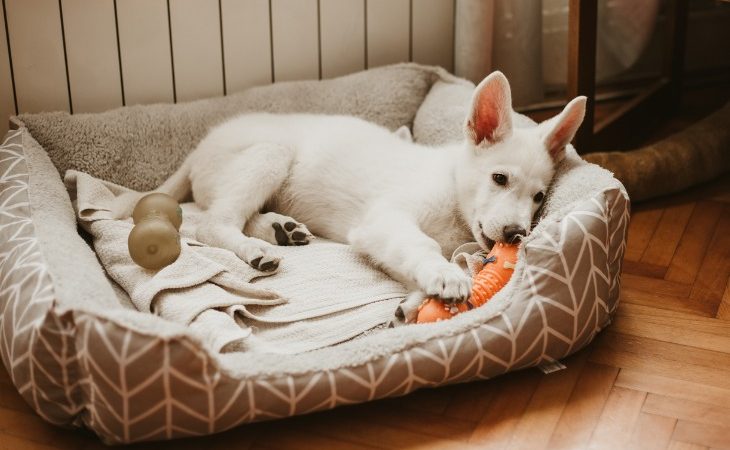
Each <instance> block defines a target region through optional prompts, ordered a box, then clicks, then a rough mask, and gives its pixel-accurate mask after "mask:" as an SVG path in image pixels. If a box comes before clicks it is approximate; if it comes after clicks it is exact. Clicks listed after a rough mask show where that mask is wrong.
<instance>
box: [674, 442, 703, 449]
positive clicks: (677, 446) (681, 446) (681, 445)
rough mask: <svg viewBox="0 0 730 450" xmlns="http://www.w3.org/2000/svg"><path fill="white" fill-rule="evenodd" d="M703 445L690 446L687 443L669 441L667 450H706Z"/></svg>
mask: <svg viewBox="0 0 730 450" xmlns="http://www.w3.org/2000/svg"><path fill="white" fill-rule="evenodd" d="M707 449H708V447H706V446H704V445H697V444H690V443H689V442H682V441H671V442H669V447H667V450H707Z"/></svg>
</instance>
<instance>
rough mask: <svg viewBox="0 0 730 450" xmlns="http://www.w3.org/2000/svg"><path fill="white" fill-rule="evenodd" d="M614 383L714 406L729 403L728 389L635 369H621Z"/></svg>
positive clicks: (729, 392)
mask: <svg viewBox="0 0 730 450" xmlns="http://www.w3.org/2000/svg"><path fill="white" fill-rule="evenodd" d="M615 385H616V386H619V387H624V388H627V389H634V390H637V391H647V392H649V393H653V394H658V395H666V396H672V397H676V398H679V399H684V400H689V401H693V402H700V403H707V404H711V405H716V406H727V405H728V404H730V389H723V388H718V387H716V386H710V385H707V384H701V383H694V382H691V381H686V380H679V379H676V378H672V377H669V376H664V375H656V374H650V373H646V372H641V371H637V370H627V369H622V370H621V371H620V372H619V375H618V377H617V378H616V383H615Z"/></svg>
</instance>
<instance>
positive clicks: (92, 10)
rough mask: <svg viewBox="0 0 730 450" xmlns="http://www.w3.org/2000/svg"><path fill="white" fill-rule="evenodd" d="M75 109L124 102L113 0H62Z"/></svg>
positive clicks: (92, 109)
mask: <svg viewBox="0 0 730 450" xmlns="http://www.w3.org/2000/svg"><path fill="white" fill-rule="evenodd" d="M61 5H62V6H63V27H64V30H65V35H66V59H67V61H68V77H69V83H70V86H71V104H72V106H73V110H74V112H97V111H104V110H107V109H111V108H115V107H117V106H122V85H121V79H120V74H119V57H118V49H117V36H116V25H115V22H114V1H113V0H94V1H89V0H61Z"/></svg>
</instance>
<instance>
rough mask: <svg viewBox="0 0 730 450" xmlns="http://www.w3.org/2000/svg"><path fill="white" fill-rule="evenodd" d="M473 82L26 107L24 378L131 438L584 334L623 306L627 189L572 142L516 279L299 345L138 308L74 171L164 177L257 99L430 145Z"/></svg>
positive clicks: (268, 413) (74, 411)
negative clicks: (404, 320)
mask: <svg viewBox="0 0 730 450" xmlns="http://www.w3.org/2000/svg"><path fill="white" fill-rule="evenodd" d="M473 88H474V86H473V85H472V84H471V83H469V82H466V81H463V80H459V79H456V78H454V77H452V76H450V75H448V74H447V73H445V72H444V71H442V70H440V69H436V68H431V67H423V66H418V65H413V64H405V65H396V66H391V67H385V68H380V69H375V70H370V71H366V72H362V73H358V74H353V75H349V76H345V77H342V78H339V79H334V80H326V81H320V82H317V81H313V82H292V83H281V84H275V85H272V86H267V87H260V88H253V89H250V90H248V91H245V92H243V93H241V94H236V95H232V96H229V97H225V98H218V99H211V100H204V101H197V102H192V103H185V104H178V105H151V106H135V107H125V108H121V109H117V110H114V111H110V112H106V113H100V114H80V115H68V114H66V113H43V114H34V115H23V116H21V117H19V118H16V119H14V126H15V129H14V130H11V131H10V132H9V133H8V134H7V136H6V137H5V139H4V141H3V143H2V146H0V205H1V206H0V208H1V214H0V253H1V254H2V255H3V258H2V259H0V275H1V281H0V282H1V285H0V355H1V356H2V360H3V363H4V364H5V366H6V368H7V369H8V371H9V373H10V375H11V378H12V380H13V383H14V384H15V386H16V387H17V388H18V390H19V391H20V393H21V394H22V396H23V397H24V398H25V399H26V400H27V401H28V402H29V404H30V405H31V406H32V407H33V409H34V410H35V411H36V412H37V413H38V414H40V415H41V416H42V417H43V418H45V419H46V420H48V421H50V422H52V423H55V424H59V425H67V426H68V425H71V426H84V427H87V428H89V429H91V430H93V431H94V432H95V433H97V434H98V435H99V436H100V437H101V438H102V439H103V440H104V441H105V442H107V443H127V442H135V441H145V440H159V439H169V438H174V437H182V436H191V435H203V434H209V433H214V432H218V431H222V430H225V429H229V428H231V427H234V426H237V425H239V424H242V423H247V422H252V421H259V420H267V419H274V418H280V417H286V416H290V415H294V414H303V413H307V412H312V411H317V410H322V409H327V408H333V407H335V406H337V405H341V404H349V403H357V402H365V401H369V400H373V399H377V398H382V397H388V396H397V395H404V394H407V393H408V392H411V391H413V390H415V389H419V388H422V387H428V386H438V385H442V384H448V383H455V382H463V381H468V380H473V379H482V378H489V377H493V376H496V375H499V374H502V373H505V372H508V371H511V370H516V369H520V368H523V367H530V366H535V365H539V364H543V363H549V362H553V361H555V360H558V359H560V358H563V357H564V356H566V355H568V354H571V353H572V352H575V351H577V350H578V349H580V348H582V347H583V346H585V345H586V344H587V343H589V342H590V341H591V339H592V338H593V337H594V336H595V334H596V333H597V332H598V331H599V330H601V329H602V328H603V327H605V326H606V325H607V324H608V323H609V322H610V317H611V315H612V313H613V311H614V310H615V308H616V306H617V302H618V297H619V295H618V294H619V274H620V270H621V260H622V256H623V252H624V248H625V238H626V231H627V224H628V218H629V215H628V211H629V203H628V197H627V195H626V192H625V190H624V189H623V187H622V185H621V184H620V183H619V182H618V181H617V180H615V179H614V178H613V177H612V176H611V174H610V173H608V172H607V171H605V170H603V169H601V168H599V167H598V166H595V165H592V164H587V163H585V162H583V161H582V160H581V159H580V158H579V157H578V156H577V154H575V151H574V150H572V149H569V152H568V157H567V158H566V160H565V161H564V162H563V163H562V164H561V166H560V168H559V171H558V174H557V176H556V179H555V181H554V183H553V186H552V188H551V191H550V192H549V195H548V199H547V201H546V203H545V205H544V208H543V210H542V213H541V220H540V221H539V223H538V224H537V225H536V227H535V228H534V230H533V232H532V233H531V234H530V236H529V237H528V238H527V239H526V240H525V241H524V242H523V244H522V245H521V248H520V252H519V262H518V264H517V267H516V269H515V273H514V275H513V277H512V279H511V280H510V282H509V283H508V285H507V286H506V287H505V288H504V289H503V290H502V291H500V292H499V293H498V294H497V295H496V296H495V297H494V298H493V299H492V300H491V301H490V302H489V303H488V304H487V305H485V306H484V307H482V308H477V309H475V310H472V311H470V312H467V313H464V314H461V315H459V316H457V317H455V318H454V319H452V320H449V321H444V322H438V323H433V324H424V325H409V326H402V327H395V328H389V329H383V330H378V331H376V332H371V333H368V334H366V335H364V336H361V337H359V338H357V339H352V340H349V341H347V342H344V343H341V344H338V345H333V346H329V347H326V348H322V349H319V350H314V351H310V352H305V353H299V354H295V355H290V356H288V357H286V358H281V357H280V356H279V355H272V354H260V353H253V352H231V353H217V352H213V351H211V350H210V349H209V348H208V347H207V346H206V345H205V344H204V343H203V342H201V340H200V339H199V338H198V337H196V336H195V335H194V334H193V333H192V332H191V331H190V330H189V329H188V328H187V327H185V326H182V325H180V324H176V323H173V322H170V321H166V320H164V319H162V318H161V317H158V316H155V315H152V314H145V313H140V312H139V311H137V310H135V309H134V308H132V307H131V305H130V304H129V302H128V300H125V298H124V296H123V295H120V294H119V292H118V289H117V288H116V287H115V286H114V284H113V283H111V282H110V281H109V279H108V278H107V277H106V275H105V273H104V271H103V269H102V267H101V265H100V264H99V262H98V260H97V258H96V255H95V254H94V252H93V251H92V250H91V248H90V247H89V245H88V244H87V243H86V242H85V241H84V238H83V237H82V236H81V235H80V234H79V233H78V232H77V225H76V220H75V216H74V212H73V208H72V205H71V200H70V197H69V195H68V193H67V191H66V190H65V188H64V185H63V182H62V181H61V174H63V173H64V172H65V171H66V170H67V169H75V170H81V171H84V172H87V173H90V174H92V175H94V176H98V177H101V178H105V179H107V180H109V181H113V182H115V183H118V184H121V185H125V186H127V187H130V188H134V189H148V188H150V187H154V186H155V185H157V184H158V183H159V182H160V181H161V180H162V179H164V178H165V177H166V176H167V175H169V173H171V171H172V170H173V169H174V167H175V166H176V164H178V163H179V162H180V161H181V160H182V158H184V156H185V154H186V153H187V152H189V151H190V150H192V148H193V147H194V146H195V144H196V142H197V140H199V139H200V138H201V137H202V135H203V134H204V132H205V129H206V128H207V127H209V126H210V125H211V124H213V123H216V122H218V121H220V120H222V119H224V118H225V117H228V116H230V115H233V114H236V113H237V112H241V111H247V110H266V111H314V112H323V113H344V114H353V115H357V116H360V117H364V118H367V119H369V120H372V121H374V122H376V123H380V124H382V125H384V126H387V127H388V128H390V129H393V130H395V129H397V128H398V127H399V126H402V125H408V126H412V127H413V131H414V137H415V139H416V140H418V141H420V142H424V143H436V142H442V141H446V140H452V139H458V138H459V134H460V130H461V128H462V125H463V118H464V112H465V109H464V108H465V106H464V105H465V104H466V102H465V100H464V99H468V98H469V96H470V95H471V92H472V90H473ZM515 121H516V123H519V124H520V125H521V126H533V124H532V123H531V121H529V119H527V118H524V117H521V116H516V118H515Z"/></svg>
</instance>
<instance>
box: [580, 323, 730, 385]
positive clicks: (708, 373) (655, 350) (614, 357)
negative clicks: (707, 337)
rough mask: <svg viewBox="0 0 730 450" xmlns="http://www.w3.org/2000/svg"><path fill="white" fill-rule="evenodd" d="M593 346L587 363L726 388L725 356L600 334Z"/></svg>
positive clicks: (624, 336) (639, 339)
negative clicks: (668, 375)
mask: <svg viewBox="0 0 730 450" xmlns="http://www.w3.org/2000/svg"><path fill="white" fill-rule="evenodd" d="M593 345H594V347H593V349H594V352H593V354H592V355H591V358H590V360H591V361H594V362H597V363H601V364H606V365H611V366H615V367H620V368H622V369H633V370H637V371H640V372H646V373H649V374H654V375H666V374H671V376H672V377H673V378H676V379H680V380H686V381H692V382H695V383H699V384H708V385H711V386H715V387H719V388H722V389H730V377H728V376H727V367H730V366H728V362H727V360H728V359H729V358H730V355H728V354H725V353H719V352H713V351H710V350H701V349H696V348H692V347H687V346H683V345H677V344H669V343H666V342H660V341H656V340H653V339H646V338H637V337H631V336H626V335H622V334H617V333H612V332H604V333H603V334H602V335H601V336H599V338H598V339H597V340H596V341H595V343H594V344H593Z"/></svg>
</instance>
